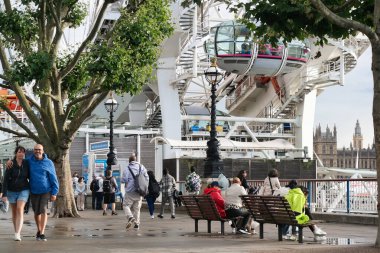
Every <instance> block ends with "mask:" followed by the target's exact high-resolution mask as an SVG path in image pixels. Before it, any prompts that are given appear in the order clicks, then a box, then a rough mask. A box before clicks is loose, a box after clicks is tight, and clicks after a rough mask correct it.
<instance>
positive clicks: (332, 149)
mask: <svg viewBox="0 0 380 253" xmlns="http://www.w3.org/2000/svg"><path fill="white" fill-rule="evenodd" d="M330 154H331V155H332V154H334V147H333V145H331V146H330Z"/></svg>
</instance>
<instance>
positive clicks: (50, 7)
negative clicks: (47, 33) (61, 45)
mask: <svg viewBox="0 0 380 253" xmlns="http://www.w3.org/2000/svg"><path fill="white" fill-rule="evenodd" d="M48 5H49V9H50V13H51V14H52V15H53V19H54V21H55V28H56V29H57V32H59V33H62V27H61V20H60V18H59V17H58V16H57V13H56V12H55V9H54V5H53V3H52V1H51V0H49V1H48Z"/></svg>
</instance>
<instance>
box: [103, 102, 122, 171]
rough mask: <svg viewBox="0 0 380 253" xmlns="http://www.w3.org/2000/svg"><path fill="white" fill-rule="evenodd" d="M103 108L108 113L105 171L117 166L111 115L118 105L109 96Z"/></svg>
mask: <svg viewBox="0 0 380 253" xmlns="http://www.w3.org/2000/svg"><path fill="white" fill-rule="evenodd" d="M104 106H105V107H106V110H107V112H109V113H110V120H109V122H110V151H109V152H108V154H107V170H111V169H112V165H116V164H117V159H116V154H115V152H114V150H115V147H114V146H113V113H114V112H115V111H116V110H117V108H118V106H119V104H118V103H117V101H116V99H114V98H113V97H112V96H111V97H110V98H109V99H107V101H106V102H105V103H104Z"/></svg>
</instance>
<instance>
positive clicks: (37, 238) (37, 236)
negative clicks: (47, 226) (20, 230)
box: [36, 231, 41, 241]
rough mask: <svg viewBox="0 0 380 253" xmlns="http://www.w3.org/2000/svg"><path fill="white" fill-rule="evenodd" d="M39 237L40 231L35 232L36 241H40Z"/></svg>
mask: <svg viewBox="0 0 380 253" xmlns="http://www.w3.org/2000/svg"><path fill="white" fill-rule="evenodd" d="M40 235H41V233H40V231H37V234H36V240H37V241H39V240H40Z"/></svg>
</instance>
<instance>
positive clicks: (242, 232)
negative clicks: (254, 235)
mask: <svg viewBox="0 0 380 253" xmlns="http://www.w3.org/2000/svg"><path fill="white" fill-rule="evenodd" d="M236 233H237V234H242V235H250V234H251V233H249V232H248V231H246V230H244V229H239V230H238V231H237V232H236Z"/></svg>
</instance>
